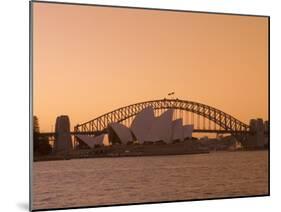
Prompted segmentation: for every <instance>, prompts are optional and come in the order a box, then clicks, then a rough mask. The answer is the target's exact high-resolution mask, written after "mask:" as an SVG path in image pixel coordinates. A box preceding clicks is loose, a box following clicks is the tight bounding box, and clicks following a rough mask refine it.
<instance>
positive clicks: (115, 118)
mask: <svg viewBox="0 0 281 212" xmlns="http://www.w3.org/2000/svg"><path fill="white" fill-rule="evenodd" d="M149 106H151V107H152V108H153V109H154V111H155V110H158V109H177V110H182V111H188V112H191V113H194V114H197V115H200V116H203V117H204V118H207V119H209V120H210V121H212V122H214V123H215V124H217V125H219V126H220V127H221V128H222V129H224V131H225V132H229V133H231V134H232V135H234V136H236V138H238V140H241V135H245V133H246V132H249V128H250V127H249V125H247V124H245V123H243V122H241V121H239V120H238V119H236V118H234V117H233V116H231V115H229V114H227V113H225V112H223V111H221V110H219V109H217V108H214V107H211V106H209V105H205V104H202V103H198V102H193V101H187V100H180V99H160V100H152V101H146V102H139V103H136V104H132V105H128V106H125V107H121V108H118V109H116V110H113V111H111V112H108V113H106V114H103V115H101V116H99V117H97V118H95V119H92V120H90V121H88V122H85V123H83V124H78V125H76V126H75V127H74V131H75V132H84V133H89V134H91V133H94V132H102V131H105V130H106V128H107V126H108V124H110V123H113V122H122V121H124V120H126V119H128V118H130V117H133V116H136V115H137V114H138V113H139V112H140V111H141V110H143V109H144V108H146V107H149ZM242 137H245V136H242Z"/></svg>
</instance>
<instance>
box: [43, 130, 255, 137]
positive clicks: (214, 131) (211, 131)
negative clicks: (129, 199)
mask: <svg viewBox="0 0 281 212" xmlns="http://www.w3.org/2000/svg"><path fill="white" fill-rule="evenodd" d="M193 132H194V133H219V134H227V133H229V134H232V133H236V134H238V133H241V134H243V133H250V132H249V131H230V130H210V129H205V130H204V129H194V130H193ZM101 133H105V132H103V131H101V132H97V131H95V132H75V131H72V132H70V134H71V135H99V134H101ZM55 134H56V133H55V132H42V133H39V135H40V136H47V137H53V136H55Z"/></svg>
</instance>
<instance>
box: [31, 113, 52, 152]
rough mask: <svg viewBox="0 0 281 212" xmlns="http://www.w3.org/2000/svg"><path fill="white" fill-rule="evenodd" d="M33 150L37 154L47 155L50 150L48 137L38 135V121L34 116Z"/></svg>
mask: <svg viewBox="0 0 281 212" xmlns="http://www.w3.org/2000/svg"><path fill="white" fill-rule="evenodd" d="M33 151H34V153H35V154H38V155H47V154H49V153H50V152H51V151H52V147H51V145H50V144H49V138H48V137H46V136H40V127H39V121H38V118H37V117H36V116H33Z"/></svg>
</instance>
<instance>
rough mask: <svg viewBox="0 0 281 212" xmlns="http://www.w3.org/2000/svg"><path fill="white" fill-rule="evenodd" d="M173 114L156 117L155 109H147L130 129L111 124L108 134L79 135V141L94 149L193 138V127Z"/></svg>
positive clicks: (168, 112)
mask: <svg viewBox="0 0 281 212" xmlns="http://www.w3.org/2000/svg"><path fill="white" fill-rule="evenodd" d="M173 112H174V111H173V110H172V109H168V110H166V111H165V112H163V113H162V114H161V115H160V116H155V114H154V110H153V108H152V107H147V108H145V109H143V110H142V111H141V112H139V113H138V114H137V115H136V116H135V118H134V120H133V121H132V124H131V126H130V127H127V126H125V125H123V124H121V123H111V124H109V126H108V128H107V133H104V134H101V135H99V136H88V135H78V136H77V139H78V141H79V142H83V143H84V144H86V145H87V146H88V147H89V148H94V147H96V146H100V145H104V146H107V145H111V144H113V145H114V144H118V143H119V144H128V143H139V144H145V143H155V142H162V143H166V144H170V143H173V142H178V141H184V140H185V139H188V138H191V137H192V131H193V125H183V120H182V119H173Z"/></svg>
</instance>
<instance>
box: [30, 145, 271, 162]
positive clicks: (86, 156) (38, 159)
mask: <svg viewBox="0 0 281 212" xmlns="http://www.w3.org/2000/svg"><path fill="white" fill-rule="evenodd" d="M241 151H243V152H244V151H245V152H251V151H268V149H265V148H255V149H236V150H218V151H210V150H193V151H184V152H142V153H140V152H123V153H115V154H114V153H108V154H93V153H88V154H87V153H84V154H83V153H82V154H81V152H80V151H79V150H78V151H77V152H74V153H70V154H60V155H45V156H35V157H34V160H33V162H43V161H45V162H46V161H58V160H72V159H92V158H124V157H151V156H153V157H157V156H174V155H195V154H209V153H219V152H241Z"/></svg>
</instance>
